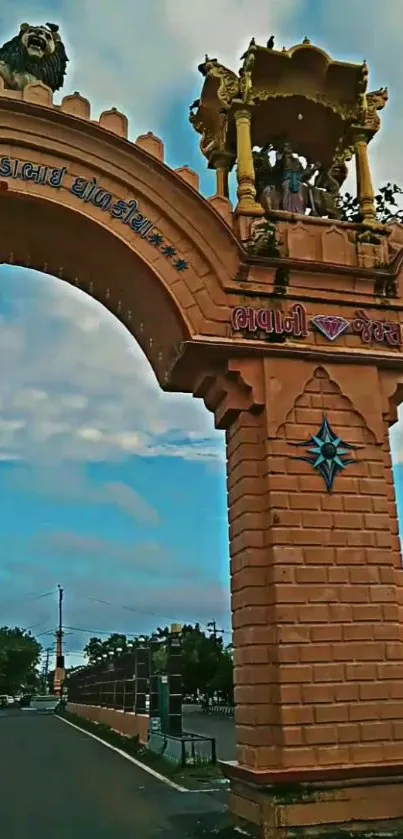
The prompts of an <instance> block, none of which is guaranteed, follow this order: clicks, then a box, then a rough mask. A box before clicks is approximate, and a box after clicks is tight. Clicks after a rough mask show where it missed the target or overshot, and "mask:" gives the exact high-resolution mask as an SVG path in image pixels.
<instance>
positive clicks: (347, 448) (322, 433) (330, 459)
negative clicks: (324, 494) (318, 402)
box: [291, 417, 360, 492]
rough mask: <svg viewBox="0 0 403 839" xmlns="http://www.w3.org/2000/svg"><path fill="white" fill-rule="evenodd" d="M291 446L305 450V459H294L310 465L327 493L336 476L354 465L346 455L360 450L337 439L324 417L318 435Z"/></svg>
mask: <svg viewBox="0 0 403 839" xmlns="http://www.w3.org/2000/svg"><path fill="white" fill-rule="evenodd" d="M291 445H293V446H297V447H303V448H305V449H306V450H307V453H306V455H305V457H296V458H295V459H296V460H303V461H304V462H305V463H310V465H311V466H313V468H314V469H315V470H316V471H317V472H319V474H320V475H321V476H322V478H323V480H324V482H325V484H326V489H327V491H328V492H331V491H332V489H333V484H334V480H335V478H336V476H337V475H338V474H339V473H340V472H342V471H343V470H344V469H345V468H346V466H348V465H349V464H350V463H355V460H354V459H353V458H351V457H350V458H349V457H346V455H348V454H349V453H350V452H351V451H352V450H353V449H358V448H360V447H359V446H352V445H351V444H350V443H345V442H344V440H342V439H341V437H338V436H337V434H335V433H334V432H333V431H332V429H331V427H330V425H329V422H328V420H327V417H324V419H323V422H322V425H321V427H320V429H319V431H318V433H317V434H315V435H313V436H312V437H311V439H310V440H308V441H307V442H305V443H291Z"/></svg>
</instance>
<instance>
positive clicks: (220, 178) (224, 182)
mask: <svg viewBox="0 0 403 839" xmlns="http://www.w3.org/2000/svg"><path fill="white" fill-rule="evenodd" d="M234 162H235V158H234V155H233V154H231V153H229V152H227V151H214V152H213V154H212V155H211V158H210V160H209V166H210V167H212V168H214V169H215V171H216V179H217V195H220V196H221V197H222V198H228V197H229V187H228V174H229V172H230V170H231V169H232V167H233V165H234Z"/></svg>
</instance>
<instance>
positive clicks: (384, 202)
mask: <svg viewBox="0 0 403 839" xmlns="http://www.w3.org/2000/svg"><path fill="white" fill-rule="evenodd" d="M399 195H403V189H402V188H401V187H400V186H398V185H397V184H391V183H389V182H388V183H387V184H386V185H385V186H382V187H381V188H380V190H379V192H378V193H377V195H376V196H375V205H376V215H377V219H378V221H379V222H380V223H381V224H393V222H395V223H398V224H401V223H402V222H403V209H402V208H399V202H398V201H397V200H396V198H397V196H399ZM339 206H340V210H341V220H342V221H350V222H354V223H358V222H360V221H361V215H360V204H359V200H358V198H357V197H356V196H354V195H351V194H350V193H349V192H345V193H344V195H342V196H341V198H340V205H339Z"/></svg>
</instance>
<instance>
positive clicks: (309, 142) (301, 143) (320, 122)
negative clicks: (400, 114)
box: [189, 38, 388, 168]
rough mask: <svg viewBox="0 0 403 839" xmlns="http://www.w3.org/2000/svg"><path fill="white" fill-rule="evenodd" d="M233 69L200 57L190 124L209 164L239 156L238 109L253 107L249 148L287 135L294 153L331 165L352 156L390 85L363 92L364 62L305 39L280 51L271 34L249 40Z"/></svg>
mask: <svg viewBox="0 0 403 839" xmlns="http://www.w3.org/2000/svg"><path fill="white" fill-rule="evenodd" d="M241 60H242V65H241V67H240V69H239V71H238V73H236V72H234V71H233V70H231V69H229V68H228V67H225V66H224V65H223V64H220V63H219V61H218V59H217V58H209V56H207V55H206V56H205V60H204V61H203V62H202V63H201V64H200V65H199V68H198V69H199V72H200V73H201V74H202V76H203V77H204V83H203V87H202V91H201V94H200V98H199V99H197V100H196V101H195V102H194V103H193V104H192V105H191V106H190V116H189V119H190V122H191V124H192V125H193V127H194V128H195V130H196V131H197V132H198V133H199V134H200V135H201V141H200V148H201V151H202V153H203V155H204V156H205V157H206V158H207V161H208V165H209V167H211V168H215V167H216V162H217V158H218V159H222V158H223V155H224V156H225V157H226V160H227V168H231V166H232V165H233V163H234V162H235V160H236V154H237V149H236V125H235V114H236V112H237V111H238V112H239V110H240V109H241V108H242V107H243V108H244V109H247V110H249V111H250V113H251V134H252V137H251V139H252V147H256V146H257V147H259V148H261V147H263V146H268V145H269V144H270V143H271V144H272V145H273V146H276V144H278V143H279V141H281V140H282V141H284V139H285V138H287V140H289V141H290V142H291V144H292V146H293V149H294V151H295V152H296V153H297V154H298V155H301V156H304V157H306V158H307V159H310V160H315V161H316V160H319V161H321V162H322V163H323V165H328V166H330V165H331V164H332V163H334V162H335V161H338V162H345V161H346V160H350V159H351V157H352V154H353V146H354V140H355V137H356V136H357V133H359V132H362V133H363V134H364V135H365V137H366V140H367V141H368V140H370V139H372V137H373V136H374V135H375V134H376V133H377V131H378V130H379V128H380V118H379V114H378V112H379V111H380V110H382V108H384V107H385V105H386V103H387V101H388V91H387V89H386V88H380V89H379V90H376V91H371V92H368V91H367V87H368V65H367V63H366V62H365V61H364V62H363V63H362V64H349V63H345V62H340V61H334V60H333V59H332V58H331V57H330V56H329V55H328V54H327V53H326V52H324V50H322V49H320V48H319V47H317V46H314V45H312V44H311V43H310V41H309V40H308V39H307V38H305V39H304V42H303V43H302V44H297V45H296V46H293V47H291V49H288V50H287V49H285V48H283V49H282V50H281V51H280V50H276V49H274V48H273V39H270V41H269V42H268V45H267V46H260V45H258V44H256V43H255V40H254V38H252V40H251V42H250V44H249V46H248V48H247V50H246V52H245V53H244V55H243V56H242V57H241Z"/></svg>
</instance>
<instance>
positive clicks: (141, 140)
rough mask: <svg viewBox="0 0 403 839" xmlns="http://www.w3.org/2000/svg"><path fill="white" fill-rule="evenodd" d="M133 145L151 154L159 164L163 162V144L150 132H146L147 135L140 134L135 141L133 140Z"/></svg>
mask: <svg viewBox="0 0 403 839" xmlns="http://www.w3.org/2000/svg"><path fill="white" fill-rule="evenodd" d="M135 143H136V146H140V148H141V149H144V151H148V154H152V155H153V157H156V158H157V160H160V161H161V163H163V162H164V157H165V148H164V143H163V142H162V140H160V138H159V137H156V136H155V134H153V132H152V131H148V132H147V134H140V135H139V137H137V140H135Z"/></svg>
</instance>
